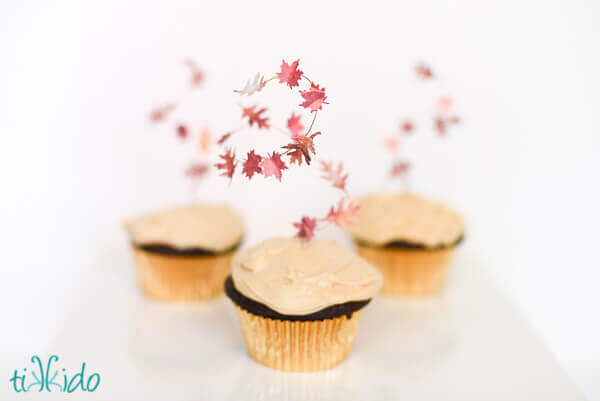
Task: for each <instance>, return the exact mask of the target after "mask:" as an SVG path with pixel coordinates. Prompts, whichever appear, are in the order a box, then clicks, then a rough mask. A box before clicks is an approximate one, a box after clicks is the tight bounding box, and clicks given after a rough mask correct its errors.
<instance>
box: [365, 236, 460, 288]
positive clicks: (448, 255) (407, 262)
mask: <svg viewBox="0 0 600 401" xmlns="http://www.w3.org/2000/svg"><path fill="white" fill-rule="evenodd" d="M356 250H357V252H358V254H359V255H360V256H362V257H363V258H365V259H366V260H368V261H369V262H371V263H372V264H373V265H375V266H376V267H378V268H379V270H380V271H381V274H383V287H382V288H381V292H382V293H385V294H402V295H425V294H431V293H435V292H438V291H440V290H441V289H442V287H443V286H444V284H445V283H446V276H447V274H448V266H449V264H450V260H451V259H452V255H453V253H454V248H445V249H435V250H430V249H412V248H411V249H402V248H378V247H371V246H365V245H361V244H358V243H357V244H356Z"/></svg>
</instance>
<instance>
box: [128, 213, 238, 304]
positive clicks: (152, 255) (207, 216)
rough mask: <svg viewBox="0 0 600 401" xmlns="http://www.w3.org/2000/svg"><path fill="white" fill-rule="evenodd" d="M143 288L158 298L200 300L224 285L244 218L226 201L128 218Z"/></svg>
mask: <svg viewBox="0 0 600 401" xmlns="http://www.w3.org/2000/svg"><path fill="white" fill-rule="evenodd" d="M124 226H125V229H126V230H127V232H128V233H129V236H130V238H131V245H132V248H133V253H134V257H135V263H136V266H137V273H138V278H139V282H140V285H141V287H142V290H143V291H144V293H145V294H146V295H147V296H148V297H150V298H155V299H158V300H162V301H200V300H206V299H210V298H213V297H215V296H217V295H219V294H220V293H221V292H222V291H223V283H224V282H225V278H226V277H227V276H228V275H229V272H230V265H231V257H232V256H233V253H234V251H235V250H236V248H237V247H238V245H239V244H240V242H241V240H242V236H243V233H244V231H243V223H242V218H241V217H240V216H239V215H238V214H237V213H236V212H235V211H233V210H232V209H231V208H230V207H229V206H227V205H224V204H197V205H191V206H184V207H177V208H172V209H168V210H164V211H161V212H158V213H154V214H149V215H145V216H141V217H138V218H135V219H131V220H127V221H126V222H125V223H124Z"/></svg>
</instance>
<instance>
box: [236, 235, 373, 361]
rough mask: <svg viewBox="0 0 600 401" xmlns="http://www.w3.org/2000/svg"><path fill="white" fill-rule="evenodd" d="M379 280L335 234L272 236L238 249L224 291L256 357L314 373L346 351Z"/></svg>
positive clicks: (368, 266)
mask: <svg viewBox="0 0 600 401" xmlns="http://www.w3.org/2000/svg"><path fill="white" fill-rule="evenodd" d="M381 282H382V277H381V274H380V273H379V272H378V271H377V269H375V268H374V267H372V266H371V265H370V264H369V263H367V262H365V261H364V260H363V259H361V258H360V257H358V255H356V254H355V253H354V252H353V251H351V250H350V249H348V248H347V247H345V246H344V245H342V244H340V243H338V242H336V241H331V240H330V241H310V242H306V241H304V240H301V239H298V238H272V239H268V240H266V241H264V242H263V243H262V244H260V245H259V246H257V247H256V248H254V249H251V250H249V251H247V252H242V253H239V254H238V255H236V256H235V258H234V260H233V262H232V276H231V277H229V278H228V279H227V281H226V283H225V292H226V294H227V296H228V297H229V298H230V299H231V301H232V302H233V304H234V306H235V309H236V312H237V314H238V317H239V319H240V323H241V328H242V333H243V335H244V339H245V342H246V345H247V347H248V352H249V353H250V355H251V356H252V357H253V358H254V359H255V360H257V361H258V362H260V363H262V364H263V365H266V366H269V367H271V368H274V369H279V370H287V371H297V372H311V371H318V370H323V369H328V368H331V367H333V366H335V365H337V364H339V363H340V362H342V361H343V360H344V359H345V358H346V356H347V355H348V353H349V352H350V349H351V347H352V343H353V341H354V337H355V334H356V330H357V328H358V321H359V319H360V314H361V310H362V308H364V307H365V306H366V305H367V304H368V303H369V302H370V300H371V298H372V297H373V296H374V295H375V294H376V293H377V292H378V291H379V288H380V287H381Z"/></svg>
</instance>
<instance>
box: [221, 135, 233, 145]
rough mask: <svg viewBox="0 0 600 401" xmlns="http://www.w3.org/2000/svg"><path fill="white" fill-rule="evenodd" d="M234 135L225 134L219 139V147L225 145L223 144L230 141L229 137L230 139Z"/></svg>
mask: <svg viewBox="0 0 600 401" xmlns="http://www.w3.org/2000/svg"><path fill="white" fill-rule="evenodd" d="M232 134H233V132H228V133H226V134H223V136H221V137H220V138H219V140H218V141H217V144H219V145H223V144H224V143H225V141H226V140H227V139H229V137H230V136H231V135H232Z"/></svg>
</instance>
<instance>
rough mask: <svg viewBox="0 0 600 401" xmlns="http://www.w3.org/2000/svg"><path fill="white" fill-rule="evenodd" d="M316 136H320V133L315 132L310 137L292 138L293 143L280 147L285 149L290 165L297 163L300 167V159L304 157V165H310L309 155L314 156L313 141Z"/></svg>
mask: <svg viewBox="0 0 600 401" xmlns="http://www.w3.org/2000/svg"><path fill="white" fill-rule="evenodd" d="M317 135H321V132H315V133H314V134H312V135H311V136H298V137H295V138H292V139H293V140H294V143H290V144H287V145H285V146H282V148H284V149H287V155H288V156H290V163H291V164H293V163H295V162H297V163H298V165H299V166H300V165H302V158H303V157H304V161H306V164H308V165H310V161H311V157H310V154H311V153H312V154H313V155H314V154H315V144H314V142H313V140H314V138H315V137H316V136H317Z"/></svg>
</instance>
